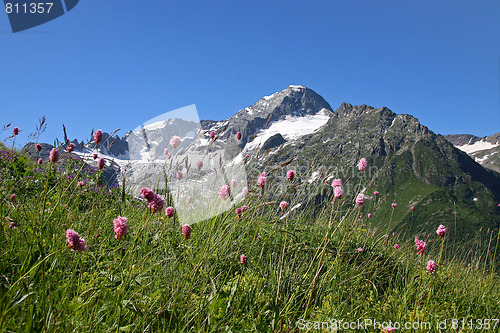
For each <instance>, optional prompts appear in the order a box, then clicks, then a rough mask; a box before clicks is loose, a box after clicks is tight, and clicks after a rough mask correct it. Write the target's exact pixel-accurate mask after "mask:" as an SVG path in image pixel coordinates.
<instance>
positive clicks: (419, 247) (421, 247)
mask: <svg viewBox="0 0 500 333" xmlns="http://www.w3.org/2000/svg"><path fill="white" fill-rule="evenodd" d="M426 245H427V243H426V242H424V241H423V240H419V239H418V238H417V237H415V246H416V247H417V251H418V254H420V255H423V254H424V251H425V247H426Z"/></svg>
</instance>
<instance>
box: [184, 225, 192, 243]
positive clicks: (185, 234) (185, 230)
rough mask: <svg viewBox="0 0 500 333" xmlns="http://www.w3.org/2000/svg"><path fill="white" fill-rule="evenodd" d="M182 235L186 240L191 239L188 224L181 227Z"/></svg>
mask: <svg viewBox="0 0 500 333" xmlns="http://www.w3.org/2000/svg"><path fill="white" fill-rule="evenodd" d="M182 235H183V236H184V238H186V239H189V238H190V237H191V226H190V225H189V224H184V225H183V226H182Z"/></svg>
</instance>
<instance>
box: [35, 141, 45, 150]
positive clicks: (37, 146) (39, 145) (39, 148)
mask: <svg viewBox="0 0 500 333" xmlns="http://www.w3.org/2000/svg"><path fill="white" fill-rule="evenodd" d="M35 148H36V150H38V151H41V150H42V149H43V147H42V145H41V144H39V143H37V144H35Z"/></svg>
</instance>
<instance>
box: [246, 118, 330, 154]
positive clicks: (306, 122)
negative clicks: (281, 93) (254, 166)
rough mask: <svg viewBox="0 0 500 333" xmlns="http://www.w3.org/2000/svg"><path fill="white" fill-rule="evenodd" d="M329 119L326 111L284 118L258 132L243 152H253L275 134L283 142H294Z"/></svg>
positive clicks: (312, 131)
mask: <svg viewBox="0 0 500 333" xmlns="http://www.w3.org/2000/svg"><path fill="white" fill-rule="evenodd" d="M329 119H330V114H329V112H328V110H326V109H322V110H321V111H319V112H318V113H316V114H315V115H307V116H304V117H293V116H286V118H285V119H284V120H279V121H276V122H273V123H272V124H271V126H269V128H266V129H263V130H260V132H259V133H258V134H257V137H256V138H255V139H254V140H253V141H252V142H250V143H248V144H247V145H246V146H245V149H244V150H245V151H248V150H253V149H256V148H257V147H259V146H260V145H262V144H263V143H264V142H266V140H267V139H269V138H270V137H272V136H273V135H276V134H278V133H279V134H281V135H282V136H283V137H284V138H285V140H287V141H290V140H295V139H298V138H300V137H301V136H304V135H307V134H311V133H314V132H315V131H317V130H318V129H319V128H320V127H322V126H324V125H325V124H326V123H327V122H328V120H329Z"/></svg>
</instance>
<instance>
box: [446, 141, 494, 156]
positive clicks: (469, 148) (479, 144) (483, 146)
mask: <svg viewBox="0 0 500 333" xmlns="http://www.w3.org/2000/svg"><path fill="white" fill-rule="evenodd" d="M455 147H457V148H458V149H460V150H461V151H463V152H465V153H467V154H471V153H475V152H477V151H481V150H488V149H492V148H495V147H498V145H497V144H496V145H494V144H492V143H490V142H487V141H476V142H474V143H473V144H471V145H469V144H467V145H463V146H455Z"/></svg>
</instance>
